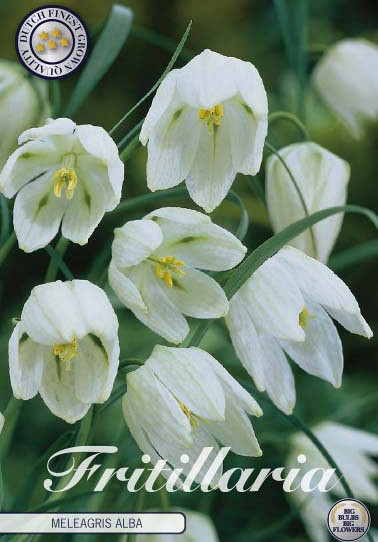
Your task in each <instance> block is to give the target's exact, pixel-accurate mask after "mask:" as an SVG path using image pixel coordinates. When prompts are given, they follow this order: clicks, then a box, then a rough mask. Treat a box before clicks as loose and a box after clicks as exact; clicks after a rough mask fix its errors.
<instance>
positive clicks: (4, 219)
mask: <svg viewBox="0 0 378 542" xmlns="http://www.w3.org/2000/svg"><path fill="white" fill-rule="evenodd" d="M0 207H1V234H0V245H2V244H3V243H4V241H5V240H6V239H7V238H8V237H9V223H10V213H9V207H8V200H7V198H6V197H5V196H3V194H0Z"/></svg>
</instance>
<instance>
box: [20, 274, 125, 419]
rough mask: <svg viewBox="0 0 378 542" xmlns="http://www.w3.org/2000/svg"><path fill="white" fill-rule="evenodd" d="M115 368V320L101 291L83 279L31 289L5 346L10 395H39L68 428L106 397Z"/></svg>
mask: <svg viewBox="0 0 378 542" xmlns="http://www.w3.org/2000/svg"><path fill="white" fill-rule="evenodd" d="M118 364H119V342H118V321H117V317H116V315H115V312H114V310H113V308H112V306H111V304H110V301H109V300H108V298H107V296H106V294H105V292H104V291H103V290H101V288H99V287H98V286H95V285H94V284H92V283H90V282H88V281H86V280H73V281H67V282H61V281H56V282H51V283H47V284H43V285H41V286H36V287H35V288H34V289H33V290H32V292H31V294H30V296H29V299H28V300H27V301H26V303H25V305H24V308H23V311H22V315H21V321H20V322H19V323H18V324H17V326H16V327H15V329H14V330H13V333H12V336H11V339H10V341H9V369H10V378H11V385H12V389H13V394H14V396H15V397H16V398H20V399H25V400H27V399H31V398H32V397H34V396H35V395H36V394H37V393H39V394H40V395H41V397H42V399H43V401H44V402H45V404H46V405H47V407H48V408H49V409H50V410H51V412H52V413H53V414H54V415H55V416H58V417H60V418H62V419H63V420H65V421H66V422H68V423H75V422H76V421H78V420H80V419H81V418H83V416H85V414H86V413H87V412H88V410H89V408H90V407H91V404H93V403H103V402H104V401H106V400H107V399H108V397H109V395H110V392H111V390H112V387H113V383H114V379H115V377H116V374H117V369H118Z"/></svg>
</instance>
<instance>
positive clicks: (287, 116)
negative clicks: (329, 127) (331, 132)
mask: <svg viewBox="0 0 378 542" xmlns="http://www.w3.org/2000/svg"><path fill="white" fill-rule="evenodd" d="M277 120H286V121H288V122H291V123H292V124H294V126H296V128H298V130H299V131H300V132H301V134H302V135H303V139H304V140H306V141H309V140H310V139H311V137H310V134H309V131H308V130H307V128H306V126H305V125H304V124H303V122H302V121H301V120H300V119H299V118H298V117H297V116H296V115H293V113H289V112H288V111H275V112H274V113H271V114H270V115H269V116H268V123H269V124H273V122H275V121H277Z"/></svg>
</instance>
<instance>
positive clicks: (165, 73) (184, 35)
mask: <svg viewBox="0 0 378 542" xmlns="http://www.w3.org/2000/svg"><path fill="white" fill-rule="evenodd" d="M191 26H192V21H190V23H189V24H188V26H187V29H186V30H185V32H184V34H183V36H182V38H181V40H180V42H179V44H178V45H177V48H176V51H175V52H174V53H173V55H172V58H171V60H170V61H169V62H168V66H167V67H166V68H165V70H164V72H163V73H162V75H161V76H160V77H159V79H158V80H157V81H156V83H155V84H154V86H153V87H152V88H150V90H149V91H148V92H147V93H146V94H145V95H144V96H143V98H141V99H140V100H139V102H137V103H136V104H135V105H134V106H133V107H132V108H131V109H129V111H128V112H127V113H125V115H123V117H122V118H121V119H120V120H119V121H118V122H117V123H116V124H115V125H114V126H113V128H112V129H111V130H110V132H109V134H110V135H112V134H113V133H114V132H115V131H116V130H117V128H118V127H119V126H121V124H123V123H124V122H125V120H126V119H127V117H128V116H129V115H131V113H133V112H134V111H135V110H136V109H137V108H138V107H139V106H140V105H142V103H143V102H144V101H145V100H147V98H148V97H149V96H151V94H153V93H154V92H155V90H156V89H157V88H158V86H159V85H160V83H161V82H162V81H163V79H164V77H165V76H166V75H167V74H168V73H169V72H170V71H171V69H172V68H173V66H174V64H175V62H176V60H177V59H178V57H179V56H180V54H181V51H182V48H183V47H184V45H185V42H186V40H187V39H188V35H189V32H190V28H191Z"/></svg>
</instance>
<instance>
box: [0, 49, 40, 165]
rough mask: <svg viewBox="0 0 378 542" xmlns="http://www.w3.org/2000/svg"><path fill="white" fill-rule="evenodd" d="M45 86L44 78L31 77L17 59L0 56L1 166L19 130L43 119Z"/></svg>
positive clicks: (14, 142)
mask: <svg viewBox="0 0 378 542" xmlns="http://www.w3.org/2000/svg"><path fill="white" fill-rule="evenodd" d="M48 90H49V87H48V83H47V81H44V80H43V79H40V78H39V77H34V78H31V77H30V74H29V72H27V71H26V70H25V69H24V68H23V67H22V66H21V65H20V63H19V62H10V61H8V60H2V59H1V60H0V126H1V127H2V131H1V138H0V168H2V167H3V165H4V164H5V162H6V161H7V159H8V156H9V155H10V153H11V152H13V151H14V150H15V148H16V147H17V139H18V136H19V135H20V134H21V132H23V131H24V130H27V129H28V128H30V127H31V126H33V125H34V126H35V125H38V124H41V123H43V122H44V121H45V120H46V118H47V116H48V114H49V110H50V104H49V102H48Z"/></svg>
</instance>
